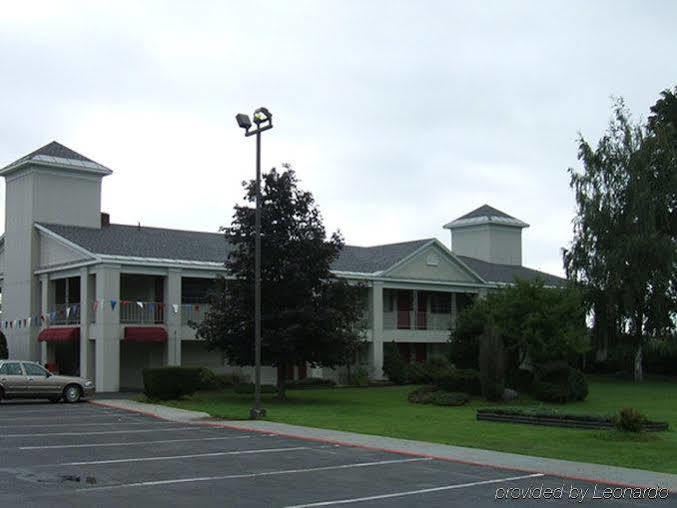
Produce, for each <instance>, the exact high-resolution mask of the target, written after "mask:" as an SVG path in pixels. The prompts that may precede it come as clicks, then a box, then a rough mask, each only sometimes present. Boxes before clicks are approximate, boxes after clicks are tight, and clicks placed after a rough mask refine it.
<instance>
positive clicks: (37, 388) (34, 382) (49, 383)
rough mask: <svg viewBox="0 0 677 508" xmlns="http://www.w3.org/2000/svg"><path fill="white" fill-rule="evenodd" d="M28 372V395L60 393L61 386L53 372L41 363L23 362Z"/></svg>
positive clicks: (26, 389) (25, 370)
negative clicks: (44, 367) (55, 380)
mask: <svg viewBox="0 0 677 508" xmlns="http://www.w3.org/2000/svg"><path fill="white" fill-rule="evenodd" d="M22 363H23V368H24V372H25V373H26V388H25V391H26V394H27V395H55V394H57V393H59V390H60V389H61V386H59V384H58V383H55V382H54V380H53V379H52V376H51V374H49V372H47V371H46V370H45V369H43V368H42V367H40V365H38V364H36V363H32V362H22Z"/></svg>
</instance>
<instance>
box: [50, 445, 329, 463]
mask: <svg viewBox="0 0 677 508" xmlns="http://www.w3.org/2000/svg"><path fill="white" fill-rule="evenodd" d="M316 448H327V447H326V446H288V447H286V448H262V449H254V450H230V451H227V452H209V453H193V454H190V455H167V456H164V457H162V456H161V457H136V458H131V459H111V460H92V461H89V462H62V463H61V464H56V465H58V466H94V465H97V464H99V465H100V464H125V463H127V462H153V461H158V460H178V459H195V458H199V457H220V456H223V455H251V454H256V453H278V452H295V451H299V450H313V449H316Z"/></svg>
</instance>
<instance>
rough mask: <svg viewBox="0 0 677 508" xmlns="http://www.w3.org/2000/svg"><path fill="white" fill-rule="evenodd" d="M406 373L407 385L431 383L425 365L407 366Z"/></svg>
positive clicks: (412, 364) (415, 363)
mask: <svg viewBox="0 0 677 508" xmlns="http://www.w3.org/2000/svg"><path fill="white" fill-rule="evenodd" d="M404 370H405V373H406V377H407V383H411V384H414V385H420V384H423V383H429V382H430V379H429V376H428V374H427V372H426V368H425V365H424V364H423V363H418V362H413V363H408V364H406V365H405V369H404Z"/></svg>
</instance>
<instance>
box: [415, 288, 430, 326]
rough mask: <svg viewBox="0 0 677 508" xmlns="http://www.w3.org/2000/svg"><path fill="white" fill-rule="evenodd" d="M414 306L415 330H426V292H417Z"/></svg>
mask: <svg viewBox="0 0 677 508" xmlns="http://www.w3.org/2000/svg"><path fill="white" fill-rule="evenodd" d="M417 300H418V301H417V302H416V306H417V310H416V329H417V330H427V329H428V312H427V311H428V295H427V293H424V292H420V293H418V298H417Z"/></svg>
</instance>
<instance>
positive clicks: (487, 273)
mask: <svg viewBox="0 0 677 508" xmlns="http://www.w3.org/2000/svg"><path fill="white" fill-rule="evenodd" d="M457 257H458V258H459V259H460V260H461V261H463V262H464V263H465V264H466V265H468V266H469V267H470V268H472V270H474V271H475V272H477V273H478V274H479V275H480V277H482V278H483V279H484V280H486V281H487V282H489V283H496V284H511V283H513V282H515V279H526V280H535V279H541V280H543V283H544V284H545V285H546V286H556V287H563V286H566V284H567V280H566V279H563V278H562V277H557V276H556V275H552V274H549V273H546V272H541V271H539V270H534V269H532V268H527V267H526V266H519V265H502V264H498V263H489V262H487V261H482V260H481V259H476V258H471V257H468V256H458V255H457Z"/></svg>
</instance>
